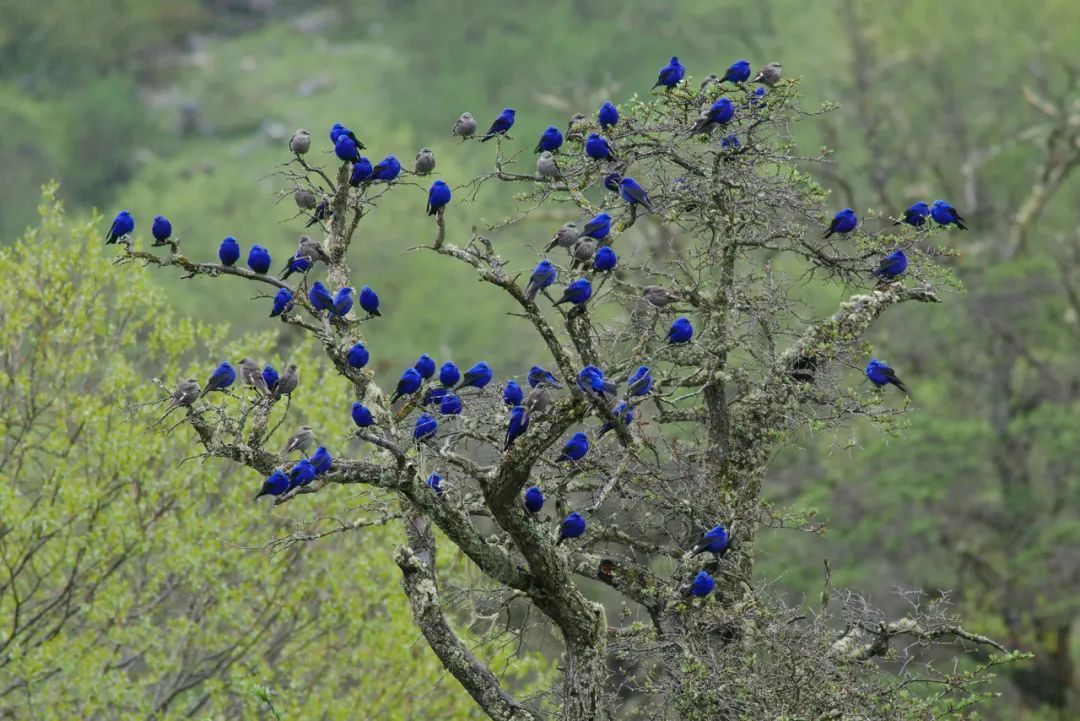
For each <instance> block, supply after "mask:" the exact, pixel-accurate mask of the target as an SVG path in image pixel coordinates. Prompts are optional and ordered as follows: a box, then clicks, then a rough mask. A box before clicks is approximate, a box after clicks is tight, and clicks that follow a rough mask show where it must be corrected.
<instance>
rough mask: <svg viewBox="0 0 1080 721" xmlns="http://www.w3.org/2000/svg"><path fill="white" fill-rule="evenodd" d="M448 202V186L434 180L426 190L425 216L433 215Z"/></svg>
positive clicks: (442, 181)
mask: <svg viewBox="0 0 1080 721" xmlns="http://www.w3.org/2000/svg"><path fill="white" fill-rule="evenodd" d="M449 202H450V186H449V185H447V184H446V181H444V180H436V181H435V182H434V183H432V184H431V187H430V188H429V189H428V201H427V214H428V215H435V214H436V213H438V212H439V211H440V210H442V209H443V208H444V207H446V204H447V203H449Z"/></svg>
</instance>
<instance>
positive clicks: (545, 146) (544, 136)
mask: <svg viewBox="0 0 1080 721" xmlns="http://www.w3.org/2000/svg"><path fill="white" fill-rule="evenodd" d="M562 142H563V138H562V133H560V132H559V129H558V128H556V127H555V126H554V125H549V126H547V129H546V130H545V131H544V132H543V133H541V135H540V140H539V141H537V143H536V148H535V149H534V150H533V152H534V153H542V152H544V151H545V150H546V151H548V152H549V153H554V152H555V151H556V150H558V149H559V147H560V146H561V145H562Z"/></svg>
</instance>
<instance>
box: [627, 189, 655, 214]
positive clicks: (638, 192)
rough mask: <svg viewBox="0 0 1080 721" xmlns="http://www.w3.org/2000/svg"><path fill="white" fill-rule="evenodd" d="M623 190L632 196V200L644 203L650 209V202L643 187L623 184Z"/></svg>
mask: <svg viewBox="0 0 1080 721" xmlns="http://www.w3.org/2000/svg"><path fill="white" fill-rule="evenodd" d="M623 192H625V193H626V194H627V195H629V196H630V197H631V198H633V199H634V202H637V203H640V204H641V205H644V206H645V208H646V209H648V210H652V203H650V202H649V194H648V193H646V192H645V189H644V188H636V187H633V186H629V185H623Z"/></svg>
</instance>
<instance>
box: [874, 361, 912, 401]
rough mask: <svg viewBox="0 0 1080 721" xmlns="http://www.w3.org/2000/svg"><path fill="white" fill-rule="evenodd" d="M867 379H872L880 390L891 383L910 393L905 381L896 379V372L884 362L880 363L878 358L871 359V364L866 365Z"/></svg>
mask: <svg viewBox="0 0 1080 721" xmlns="http://www.w3.org/2000/svg"><path fill="white" fill-rule="evenodd" d="M866 377H867V378H869V379H870V382H871V383H873V384H874V385H875V386H877V387H878V388H883V387H885V386H886V385H888V384H889V383H892V384H893V385H894V386H896V387H897V388H899V389H900V390H902V391H904V393H907V392H908V389H907V386H905V385H904V383H903V381H901V380H900V379H899V378H897V377H896V371H894V370H893V369H892V368H890V367H889V366H888V364H886V363H885V362H884V361H879V360H878V359H877V358H871V359H870V362H869V363H867V364H866Z"/></svg>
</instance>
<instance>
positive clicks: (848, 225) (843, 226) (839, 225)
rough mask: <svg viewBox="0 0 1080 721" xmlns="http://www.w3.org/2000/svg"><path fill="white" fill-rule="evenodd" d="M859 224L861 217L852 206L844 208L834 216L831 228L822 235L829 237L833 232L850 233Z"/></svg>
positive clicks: (830, 224)
mask: <svg viewBox="0 0 1080 721" xmlns="http://www.w3.org/2000/svg"><path fill="white" fill-rule="evenodd" d="M858 224H859V217H858V216H857V215H855V211H854V210H852V209H851V208H844V209H843V210H841V211H840V212H839V213H837V214H836V215H834V216H833V219H832V222H831V223H829V229H828V230H827V231H826V232H825V235H823V236H821V237H822V238H828V237H830V236H832V234H833V233H842V234H843V233H850V232H851V231H853V230H855V226H857V225H858Z"/></svg>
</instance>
